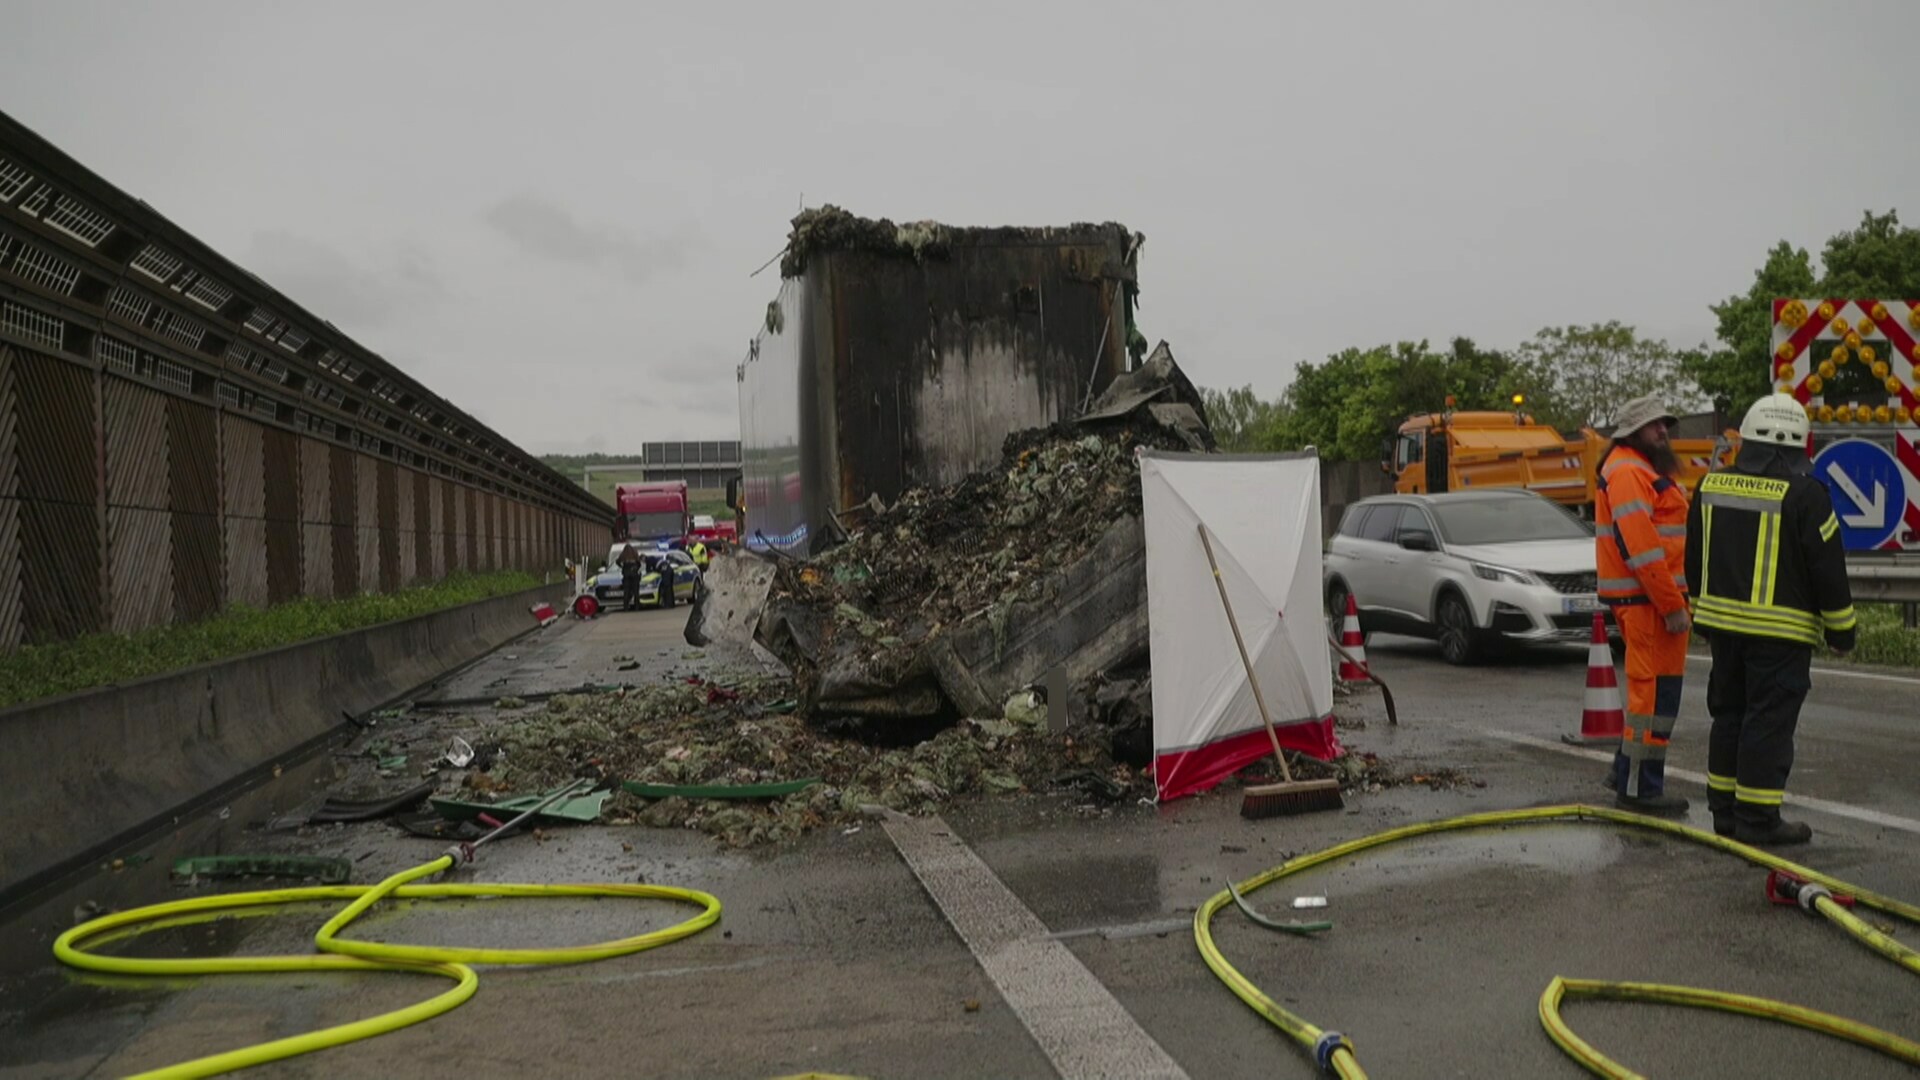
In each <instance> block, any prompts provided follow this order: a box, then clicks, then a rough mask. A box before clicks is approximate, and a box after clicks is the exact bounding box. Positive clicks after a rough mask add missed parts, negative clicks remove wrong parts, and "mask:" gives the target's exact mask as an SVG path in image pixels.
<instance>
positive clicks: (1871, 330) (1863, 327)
mask: <svg viewBox="0 0 1920 1080" xmlns="http://www.w3.org/2000/svg"><path fill="white" fill-rule="evenodd" d="M1855 329H1857V330H1859V331H1860V336H1861V337H1872V336H1873V335H1875V334H1877V333H1879V332H1880V328H1879V327H1877V326H1875V325H1873V320H1872V319H1869V318H1867V317H1866V316H1864V315H1862V316H1861V317H1860V321H1859V322H1858V323H1856V324H1855Z"/></svg>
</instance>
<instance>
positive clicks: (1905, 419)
mask: <svg viewBox="0 0 1920 1080" xmlns="http://www.w3.org/2000/svg"><path fill="white" fill-rule="evenodd" d="M1893 418H1894V420H1895V421H1896V422H1898V423H1902V424H1905V423H1909V422H1911V421H1912V420H1913V414H1912V413H1910V412H1908V411H1907V407H1906V406H1905V405H1902V406H1900V407H1899V408H1897V409H1895V410H1893Z"/></svg>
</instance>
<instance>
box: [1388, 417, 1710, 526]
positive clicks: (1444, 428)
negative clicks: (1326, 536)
mask: <svg viewBox="0 0 1920 1080" xmlns="http://www.w3.org/2000/svg"><path fill="white" fill-rule="evenodd" d="M1608 444H1609V440H1608V438H1607V437H1606V436H1605V435H1602V434H1600V433H1599V432H1597V431H1595V430H1593V429H1592V428H1583V429H1581V431H1580V433H1579V434H1578V435H1575V436H1573V437H1572V438H1568V437H1566V436H1563V435H1561V434H1560V432H1558V431H1556V430H1554V429H1553V428H1552V427H1549V426H1548V425H1546V424H1541V423H1536V422H1535V421H1534V419H1533V417H1531V416H1529V415H1527V414H1526V413H1523V412H1520V411H1518V410H1515V411H1513V412H1454V411H1451V410H1449V411H1447V412H1438V413H1427V414H1424V415H1420V416H1413V417H1409V418H1408V419H1407V421H1406V422H1405V423H1403V424H1401V425H1400V430H1399V432H1398V434H1397V435H1396V436H1395V437H1394V438H1393V439H1392V440H1391V442H1390V444H1389V446H1388V447H1387V455H1386V457H1385V459H1384V460H1382V461H1381V463H1380V468H1381V469H1382V470H1383V471H1385V472H1387V473H1389V474H1391V475H1392V476H1393V477H1394V485H1393V486H1394V490H1395V491H1397V492H1399V493H1401V494H1403V495H1414V494H1438V493H1440V492H1443V491H1465V490H1473V489H1478V488H1490V487H1519V488H1526V489H1527V490H1528V491H1532V492H1536V493H1538V494H1540V495H1544V496H1545V497H1547V498H1549V499H1552V500H1553V501H1555V502H1557V503H1560V504H1562V505H1564V506H1567V507H1569V508H1571V509H1574V510H1577V511H1579V512H1580V514H1581V516H1583V517H1589V516H1591V514H1592V509H1593V499H1594V480H1595V472H1596V470H1597V469H1598V467H1599V464H1600V459H1601V457H1602V455H1604V454H1605V453H1606V451H1607V446H1608ZM1732 447H1733V444H1732V442H1731V441H1730V440H1729V437H1728V436H1722V437H1721V438H1719V439H1675V440H1673V450H1674V453H1675V454H1676V455H1678V456H1679V458H1680V475H1679V476H1678V477H1677V479H1679V480H1680V482H1681V483H1683V484H1685V485H1686V486H1687V487H1688V488H1692V487H1693V486H1694V485H1695V484H1696V483H1698V482H1699V480H1700V477H1702V476H1704V475H1706V473H1707V472H1708V471H1710V470H1711V469H1713V468H1715V467H1716V463H1717V462H1719V461H1724V460H1727V455H1728V454H1730V453H1731V450H1732Z"/></svg>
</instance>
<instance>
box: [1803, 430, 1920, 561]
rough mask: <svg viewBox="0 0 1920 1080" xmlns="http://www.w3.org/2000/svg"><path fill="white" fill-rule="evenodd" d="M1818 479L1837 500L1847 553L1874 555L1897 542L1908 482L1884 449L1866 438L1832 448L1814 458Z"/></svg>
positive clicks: (1843, 442)
mask: <svg viewBox="0 0 1920 1080" xmlns="http://www.w3.org/2000/svg"><path fill="white" fill-rule="evenodd" d="M1813 474H1814V475H1815V476H1817V477H1819V478H1820V482H1821V483H1823V484H1825V485H1827V490H1828V492H1829V493H1830V494H1832V496H1833V513H1834V516H1835V517H1838V518H1839V519H1840V540H1841V543H1843V544H1844V545H1845V546H1846V549H1847V550H1848V551H1871V550H1873V549H1875V548H1878V547H1879V546H1880V545H1881V544H1884V543H1886V542H1887V541H1888V540H1889V539H1891V538H1892V537H1893V533H1894V530H1895V529H1896V528H1898V527H1899V525H1900V517H1901V515H1902V514H1903V513H1904V512H1905V511H1906V505H1907V483H1906V479H1905V478H1904V477H1903V476H1901V474H1900V464H1899V462H1897V461H1895V460H1894V458H1893V455H1892V454H1890V453H1888V452H1887V451H1886V448H1885V447H1883V446H1881V445H1880V444H1878V443H1873V442H1868V441H1867V440H1865V439H1842V440H1840V441H1839V442H1833V443H1828V444H1827V445H1826V446H1825V447H1824V448H1823V449H1822V450H1821V451H1820V452H1819V453H1818V454H1816V455H1814V459H1813Z"/></svg>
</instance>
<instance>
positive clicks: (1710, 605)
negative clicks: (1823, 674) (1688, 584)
mask: <svg viewBox="0 0 1920 1080" xmlns="http://www.w3.org/2000/svg"><path fill="white" fill-rule="evenodd" d="M1693 620H1694V621H1695V622H1697V623H1699V624H1700V625H1701V626H1704V627H1706V628H1708V629H1710V630H1725V631H1728V632H1730V633H1736V634H1751V635H1754V636H1757V637H1770V638H1780V639H1782V640H1784V641H1796V642H1802V643H1804V644H1807V645H1818V644H1820V642H1821V626H1820V620H1819V619H1817V618H1815V617H1814V616H1811V615H1808V614H1807V613H1805V612H1802V611H1795V610H1793V609H1791V608H1777V607H1773V608H1770V607H1761V606H1759V605H1755V604H1741V603H1738V602H1735V601H1732V600H1725V599H1722V598H1720V597H1717V596H1697V597H1695V598H1694V605H1693Z"/></svg>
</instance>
